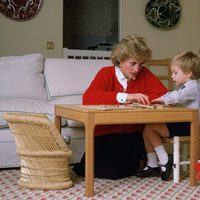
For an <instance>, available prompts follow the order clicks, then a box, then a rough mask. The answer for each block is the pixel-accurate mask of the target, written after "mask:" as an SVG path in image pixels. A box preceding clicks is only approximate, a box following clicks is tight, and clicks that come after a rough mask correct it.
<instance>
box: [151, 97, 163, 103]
mask: <svg viewBox="0 0 200 200" xmlns="http://www.w3.org/2000/svg"><path fill="white" fill-rule="evenodd" d="M151 103H163V101H162V100H161V99H160V98H156V99H153V100H151Z"/></svg>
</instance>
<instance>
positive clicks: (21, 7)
mask: <svg viewBox="0 0 200 200" xmlns="http://www.w3.org/2000/svg"><path fill="white" fill-rule="evenodd" d="M42 4H43V0H3V1H1V2H0V12H1V13H2V14H3V15H5V16H6V17H8V18H10V19H12V20H16V21H27V20H30V19H32V18H33V17H35V16H36V15H37V14H38V13H39V11H40V9H41V7H42Z"/></svg>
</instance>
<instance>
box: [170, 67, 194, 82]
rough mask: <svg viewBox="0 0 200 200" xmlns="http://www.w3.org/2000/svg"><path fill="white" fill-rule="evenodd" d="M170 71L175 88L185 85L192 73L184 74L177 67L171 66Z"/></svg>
mask: <svg viewBox="0 0 200 200" xmlns="http://www.w3.org/2000/svg"><path fill="white" fill-rule="evenodd" d="M171 70H172V79H173V81H174V82H175V84H176V85H177V86H180V85H183V84H184V83H186V82H187V81H188V80H190V77H191V75H192V72H190V73H187V74H185V73H184V72H183V71H182V70H181V68H180V66H178V65H172V67H171Z"/></svg>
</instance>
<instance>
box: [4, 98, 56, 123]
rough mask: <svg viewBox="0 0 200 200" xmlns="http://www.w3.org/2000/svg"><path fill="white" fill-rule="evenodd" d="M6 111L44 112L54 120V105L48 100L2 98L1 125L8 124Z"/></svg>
mask: <svg viewBox="0 0 200 200" xmlns="http://www.w3.org/2000/svg"><path fill="white" fill-rule="evenodd" d="M4 112H31V113H44V114H46V115H47V117H48V118H49V119H50V120H52V121H54V106H53V105H51V104H49V103H47V102H46V101H39V100H36V99H23V98H0V125H1V126H6V125H7V124H6V122H5V121H4V120H3V113H4Z"/></svg>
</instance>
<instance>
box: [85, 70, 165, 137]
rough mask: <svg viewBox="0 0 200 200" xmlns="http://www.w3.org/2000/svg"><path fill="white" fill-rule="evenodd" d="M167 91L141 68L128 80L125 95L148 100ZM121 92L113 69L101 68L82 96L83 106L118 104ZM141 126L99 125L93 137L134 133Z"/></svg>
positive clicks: (154, 77)
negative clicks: (118, 94) (128, 94)
mask: <svg viewBox="0 0 200 200" xmlns="http://www.w3.org/2000/svg"><path fill="white" fill-rule="evenodd" d="M167 91H168V90H167V89H166V87H165V86H163V84H162V83H161V81H160V80H159V79H158V78H157V77H156V76H155V75H153V73H152V72H150V71H149V70H148V69H147V68H145V67H142V68H141V70H140V71H139V73H138V75H137V77H136V79H135V80H130V81H129V82H128V85H127V90H126V93H143V94H145V95H148V96H149V100H150V101H151V100H152V99H155V98H157V97H160V96H162V95H163V94H165V93H166V92H167ZM118 92H123V87H122V85H121V84H120V83H119V81H118V80H117V77H116V75H115V67H114V66H109V67H103V68H102V69H101V70H99V72H98V73H97V75H96V76H95V78H94V80H93V81H92V82H91V84H90V86H89V87H88V89H87V90H86V91H85V93H84V95H83V104H84V105H98V104H118V101H117V99H116V96H117V93H118ZM142 129H143V125H141V124H140V125H137V124H119V125H101V126H97V127H96V128H95V135H96V136H97V135H104V134H111V133H134V132H139V131H142Z"/></svg>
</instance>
